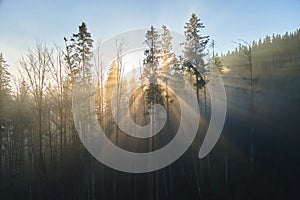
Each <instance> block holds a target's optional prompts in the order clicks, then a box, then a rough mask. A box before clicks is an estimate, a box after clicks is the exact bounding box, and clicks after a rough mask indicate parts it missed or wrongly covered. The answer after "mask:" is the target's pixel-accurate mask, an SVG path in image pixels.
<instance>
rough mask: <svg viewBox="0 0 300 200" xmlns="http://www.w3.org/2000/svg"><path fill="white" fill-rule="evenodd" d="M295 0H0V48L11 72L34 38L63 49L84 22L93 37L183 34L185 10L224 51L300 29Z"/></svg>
mask: <svg viewBox="0 0 300 200" xmlns="http://www.w3.org/2000/svg"><path fill="white" fill-rule="evenodd" d="M299 10H300V0H252V1H251V0H227V1H226V0H188V1H187V0H181V1H178V0H173V1H171V0H151V1H144V0H131V1H128V0H127V1H126V0H119V1H116V0H98V1H87V0H79V1H75V0H72V1H71V0H27V1H26V0H0V27H1V28H0V52H2V53H3V56H4V58H5V59H6V61H7V62H8V64H9V65H10V71H13V70H14V69H15V68H16V67H17V66H18V65H19V60H20V57H21V55H22V54H25V53H26V51H27V49H28V48H32V47H34V45H35V43H36V42H37V41H44V42H47V44H49V45H53V43H56V44H57V45H58V46H61V47H64V41H63V38H64V37H67V38H69V37H70V36H72V34H73V33H76V32H78V26H79V25H80V24H81V22H83V21H84V22H86V24H87V26H88V30H89V31H90V32H91V34H92V37H93V39H94V41H105V40H108V39H110V38H111V37H113V36H115V35H117V34H119V33H122V32H126V31H130V30H133V29H139V28H147V27H150V26H151V25H153V26H154V27H161V25H163V24H165V25H166V26H167V27H168V28H169V29H171V30H173V31H177V32H180V33H183V31H184V28H183V27H184V24H185V23H186V22H187V21H188V20H189V18H190V16H191V13H193V12H194V13H196V14H197V16H198V17H199V18H200V19H201V21H202V22H203V24H204V25H205V28H204V29H203V31H202V34H204V35H209V36H210V38H211V39H214V40H215V45H216V49H215V51H216V52H219V53H221V52H223V53H226V52H227V51H228V50H233V49H234V48H235V47H236V46H237V44H236V43H234V41H237V40H238V39H243V40H245V41H253V40H258V39H259V38H264V37H265V36H266V35H272V34H273V33H275V34H284V33H285V32H293V31H295V30H296V29H299V28H300V12H299Z"/></svg>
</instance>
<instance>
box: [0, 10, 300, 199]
mask: <svg viewBox="0 0 300 200" xmlns="http://www.w3.org/2000/svg"><path fill="white" fill-rule="evenodd" d="M183 27H184V33H182V34H183V35H184V37H185V41H184V43H183V44H182V45H183V51H182V53H181V54H176V53H174V51H173V49H172V42H171V41H172V39H173V37H172V34H171V32H170V30H169V29H168V28H167V26H165V25H162V26H161V27H153V26H151V27H150V28H149V29H148V31H147V32H145V43H144V44H145V45H146V46H147V48H146V49H145V50H144V58H143V60H142V61H141V62H140V66H138V68H136V69H135V70H133V73H134V75H133V76H131V77H130V78H129V79H126V78H125V72H126V70H128V69H125V67H128V66H125V65H124V62H123V60H122V59H123V57H122V56H123V53H124V52H125V50H126V49H125V48H126V45H125V41H116V49H115V59H114V60H112V61H111V63H110V65H109V66H104V65H103V62H102V60H101V59H102V57H101V55H100V49H101V43H96V42H94V40H93V36H92V35H93V34H92V33H90V32H89V29H88V26H87V23H85V22H82V24H80V25H79V27H78V32H76V33H74V34H70V33H66V35H70V36H66V37H64V38H62V40H64V42H65V46H62V47H60V46H56V45H52V46H51V45H48V44H47V43H46V42H43V41H38V42H36V44H35V45H34V46H32V47H30V48H29V49H28V51H27V52H24V54H23V55H22V57H21V58H20V59H19V66H11V65H10V63H7V62H6V60H5V52H2V53H0V199H12V200H13V199H28V200H32V199H39V200H44V199H47V200H48V199H49V200H51V199H61V200H63V199H67V200H68V199H74V200H79V199H83V200H87V199H90V200H96V199H113V200H116V199H134V200H137V199H149V200H154V199H155V200H157V199H172V200H173V199H294V198H296V197H297V196H299V194H298V190H299V187H300V183H299V178H300V171H299V168H300V159H299V155H298V153H297V152H299V150H300V149H299V144H298V142H299V139H300V135H299V133H300V125H299V116H300V106H299V105H300V104H299V101H300V71H299V67H300V29H298V30H295V31H294V32H291V33H286V34H284V35H279V34H273V35H272V36H266V37H265V38H261V39H258V40H257V41H244V40H242V39H241V40H237V41H236V46H237V47H236V49H235V50H234V51H229V52H228V53H226V54H220V53H219V54H218V53H216V52H215V47H216V46H217V45H218V43H217V42H215V41H214V40H213V39H212V38H210V37H209V36H207V35H203V34H202V31H203V29H205V26H204V24H203V23H202V21H201V20H200V18H198V16H197V15H196V14H194V13H193V14H191V16H190V19H189V21H187V22H186V23H185V24H183ZM125 40H126V38H125ZM211 66H217V69H218V73H220V74H221V77H222V79H223V81H224V85H225V90H226V97H227V113H226V120H225V124H224V128H223V132H222V135H221V137H220V139H219V141H218V143H217V144H216V145H215V147H214V149H213V150H212V151H211V152H210V153H209V155H208V156H206V157H205V158H203V159H199V158H198V151H199V148H200V146H201V144H202V142H203V138H204V137H205V133H206V131H207V129H208V126H209V122H210V117H211V115H212V113H211V100H210V98H209V97H210V93H212V92H213V91H209V90H207V84H208V83H209V81H210V79H211V78H212V77H213V76H214V73H215V72H214V71H213V70H212V68H211ZM10 67H18V73H19V74H18V75H15V74H10V73H9V70H8V69H9V68H10ZM131 67H132V66H130V68H131ZM130 70H131V69H130ZM174 72H176V73H174ZM174 74H177V75H178V76H177V77H176V80H177V81H178V82H177V83H175V84H178V87H181V86H182V83H181V82H180V81H183V80H187V81H188V82H189V83H190V84H191V85H192V86H193V90H194V93H195V95H196V97H197V101H198V104H199V109H200V113H201V116H200V117H201V119H202V120H201V121H200V122H199V129H198V132H197V135H196V139H195V140H194V142H193V144H192V145H191V146H190V147H189V148H188V150H187V151H186V152H185V153H184V154H183V155H182V156H181V157H180V158H179V159H178V160H176V161H175V162H174V163H172V164H171V165H169V166H167V167H165V168H162V169H160V170H157V171H154V172H149V173H126V172H121V171H118V170H115V169H112V168H110V167H108V166H106V165H104V164H102V163H101V162H99V161H98V160H97V159H95V158H94V157H93V156H92V155H91V154H90V153H89V151H88V150H87V149H86V148H85V146H84V145H83V144H82V142H81V140H80V137H79V134H78V133H77V131H78V127H76V123H75V120H74V117H73V114H74V110H73V108H72V101H74V98H73V92H74V90H73V89H74V85H75V82H76V80H80V81H79V83H77V87H79V90H82V91H85V90H88V89H89V88H91V87H92V85H95V87H94V88H95V99H94V101H92V102H93V103H94V105H92V106H93V108H94V110H95V113H96V117H97V120H98V123H99V124H100V125H101V127H102V128H103V130H104V132H105V133H106V136H107V138H109V140H110V141H112V142H113V143H114V144H116V145H118V146H120V147H122V148H123V149H126V150H128V151H132V152H150V151H155V150H157V149H159V148H162V147H163V146H164V145H166V144H168V143H169V142H170V141H171V140H172V138H173V137H174V134H175V133H176V132H177V129H178V127H179V123H180V117H178V113H180V112H181V111H180V108H179V106H178V105H179V103H178V102H179V100H178V98H177V97H176V94H174V93H173V92H172V91H170V90H168V87H167V84H168V80H170V81H171V79H172V78H174V76H175V75H174ZM161 77H167V78H161ZM94 80H96V81H94ZM120 83H121V84H120ZM78 84H79V85H78ZM136 87H137V88H138V89H137V90H135V91H134V93H132V94H130V93H129V91H130V88H136ZM114 90H115V91H116V94H114V93H113V91H114ZM78 96H79V97H80V94H79V95H78ZM113 99H115V101H116V105H117V106H116V107H115V108H114V107H112V105H111V102H112V101H113ZM125 100H128V101H129V109H130V116H131V118H132V119H133V121H134V122H135V123H136V124H138V125H140V126H145V125H147V124H149V121H151V116H152V115H151V112H153V110H152V111H151V105H154V104H160V105H161V106H162V107H163V108H164V109H165V110H166V113H167V119H166V124H165V125H164V127H163V128H162V130H161V131H160V133H159V134H158V135H156V136H153V137H152V138H150V139H140V140H138V139H136V138H133V137H128V136H127V135H126V134H124V132H123V131H122V130H120V129H119V128H118V125H117V123H116V121H115V119H114V116H113V112H116V113H118V112H120V110H122V109H123V108H124V104H123V103H122V102H124V101H125ZM88 103H90V102H88ZM76 112H79V113H83V112H85V111H84V109H83V108H79V109H78V110H77V111H76ZM91 117H92V115H87V116H86V118H87V119H89V118H91ZM80 128H83V129H84V128H85V129H86V128H88V127H80Z"/></svg>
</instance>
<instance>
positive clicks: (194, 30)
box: [184, 13, 209, 73]
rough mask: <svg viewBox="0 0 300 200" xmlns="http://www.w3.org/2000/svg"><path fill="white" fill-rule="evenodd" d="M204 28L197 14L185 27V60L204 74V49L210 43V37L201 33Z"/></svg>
mask: <svg viewBox="0 0 300 200" xmlns="http://www.w3.org/2000/svg"><path fill="white" fill-rule="evenodd" d="M204 27H205V26H204V25H203V23H202V22H201V21H200V19H199V18H198V17H197V16H196V14H195V13H193V14H192V16H191V18H190V19H189V22H187V23H186V24H185V26H184V29H185V31H184V35H185V38H186V41H185V43H184V57H185V60H186V61H188V62H190V63H191V64H192V65H193V66H195V67H196V69H197V70H198V71H199V72H200V73H203V72H204V60H203V57H204V56H205V53H204V49H205V47H206V45H207V43H208V41H209V39H208V38H209V36H202V35H201V34H200V33H199V32H200V30H201V29H203V28H204Z"/></svg>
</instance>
